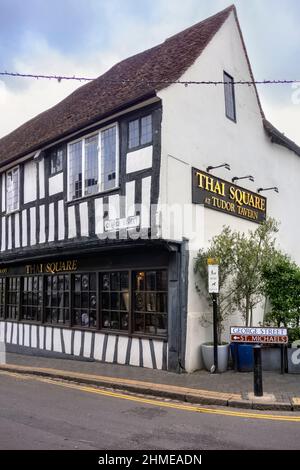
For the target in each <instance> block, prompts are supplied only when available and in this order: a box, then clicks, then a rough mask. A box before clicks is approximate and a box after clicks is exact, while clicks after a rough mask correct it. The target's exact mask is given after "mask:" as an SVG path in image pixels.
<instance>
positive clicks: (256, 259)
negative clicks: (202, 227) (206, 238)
mask: <svg viewBox="0 0 300 470" xmlns="http://www.w3.org/2000/svg"><path fill="white" fill-rule="evenodd" d="M277 231H278V224H277V223H276V221H275V220H274V219H271V218H269V219H268V220H267V221H266V222H264V223H263V224H261V225H259V226H258V227H257V228H256V229H255V230H254V231H250V232H249V233H248V234H245V233H243V232H238V231H232V230H231V229H230V228H229V227H224V228H223V230H222V232H221V233H220V234H219V235H217V236H216V237H214V238H213V239H212V241H211V244H210V246H209V248H208V249H207V250H200V251H199V253H198V256H197V258H196V263H195V271H196V272H197V273H199V276H200V279H201V281H202V282H201V283H200V284H198V285H197V290H198V291H199V293H200V294H201V295H206V297H207V296H208V294H207V258H210V257H213V258H218V259H219V260H220V264H219V290H220V293H219V299H218V344H219V346H222V341H221V335H222V332H223V330H224V323H225V321H226V320H227V319H228V317H229V316H231V315H232V314H233V313H237V312H238V313H239V314H240V315H241V317H242V318H243V320H244V324H245V326H252V322H253V310H254V308H255V306H256V305H257V304H258V303H260V302H261V301H262V300H263V297H264V281H263V274H262V273H263V269H265V268H266V267H267V266H269V265H272V263H273V262H274V259H275V258H276V256H277V251H276V249H275V238H274V235H275V233H276V232H277ZM209 347H210V348H212V345H211V344H204V345H202V351H206V349H208V348H209ZM252 347H253V346H252V345H250V344H238V345H237V346H235V348H236V350H237V359H238V365H239V370H240V371H247V370H252V368H253V352H252ZM219 349H220V354H222V353H221V348H219ZM223 349H224V348H223ZM227 349H228V346H227ZM224 354H226V353H224ZM202 355H203V360H204V357H206V356H207V355H208V354H206V353H204V354H202ZM227 355H228V354H227ZM206 367H207V366H206Z"/></svg>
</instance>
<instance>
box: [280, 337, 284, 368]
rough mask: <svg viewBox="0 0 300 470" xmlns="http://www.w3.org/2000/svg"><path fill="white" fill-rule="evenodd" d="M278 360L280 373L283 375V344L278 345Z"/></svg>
mask: <svg viewBox="0 0 300 470" xmlns="http://www.w3.org/2000/svg"><path fill="white" fill-rule="evenodd" d="M280 362H281V367H280V373H281V374H282V375H283V374H284V369H285V367H284V344H281V345H280Z"/></svg>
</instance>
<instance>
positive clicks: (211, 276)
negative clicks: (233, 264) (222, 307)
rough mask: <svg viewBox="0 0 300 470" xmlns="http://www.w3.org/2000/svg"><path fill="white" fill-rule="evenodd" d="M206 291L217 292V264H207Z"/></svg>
mask: <svg viewBox="0 0 300 470" xmlns="http://www.w3.org/2000/svg"><path fill="white" fill-rule="evenodd" d="M208 292H209V293H210V294H218V292H219V265H218V264H209V265H208Z"/></svg>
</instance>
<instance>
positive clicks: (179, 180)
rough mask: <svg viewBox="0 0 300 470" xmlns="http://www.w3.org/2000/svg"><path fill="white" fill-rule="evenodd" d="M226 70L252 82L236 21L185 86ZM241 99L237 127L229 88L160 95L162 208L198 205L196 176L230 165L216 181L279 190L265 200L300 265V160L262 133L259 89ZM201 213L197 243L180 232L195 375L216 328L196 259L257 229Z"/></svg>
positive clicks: (165, 228)
mask: <svg viewBox="0 0 300 470" xmlns="http://www.w3.org/2000/svg"><path fill="white" fill-rule="evenodd" d="M223 70H225V71H226V72H228V73H229V74H230V75H232V76H233V77H234V78H235V79H236V80H250V79H251V77H250V73H249V69H248V64H247V61H246V57H245V54H244V50H243V47H242V43H241V40H240V36H239V33H238V29H237V25H236V22H235V19H234V16H233V14H231V15H230V16H229V18H228V19H227V21H226V22H225V23H224V25H223V26H222V28H221V29H220V30H219V32H218V33H217V34H216V35H215V37H214V38H213V40H212V41H211V42H210V44H209V45H208V46H207V47H206V49H205V50H204V51H203V53H202V55H201V56H200V57H199V58H198V59H197V60H196V62H195V63H194V64H193V65H192V66H191V67H190V68H189V69H188V70H187V71H186V72H185V73H184V75H183V76H182V77H181V80H223ZM235 94H236V107H237V110H236V112H237V123H234V122H232V121H230V120H229V119H227V118H226V117H225V104H224V88H223V86H222V85H218V86H204V85H203V86H202V85H189V86H188V87H184V86H182V85H172V86H170V87H168V88H167V89H165V90H163V91H161V92H160V93H159V96H160V98H161V99H162V102H163V119H162V168H161V175H160V188H161V190H160V203H161V204H167V205H171V204H174V203H176V204H178V203H179V204H180V203H181V204H191V168H192V167H196V168H199V169H200V170H204V171H205V169H206V167H207V166H208V165H218V164H221V163H223V162H227V163H229V164H230V165H231V169H232V171H231V172H229V171H227V170H225V169H220V170H216V171H215V172H213V173H214V174H215V175H216V176H219V177H222V178H224V179H226V180H230V179H231V178H232V177H233V176H243V175H248V174H251V175H253V176H254V178H255V183H251V182H249V181H246V180H245V182H243V184H242V185H243V186H244V187H245V188H247V189H249V190H252V191H256V189H257V188H258V187H261V186H262V187H269V186H278V187H279V194H276V193H274V192H269V193H266V196H267V214H268V215H269V216H272V217H274V218H275V219H277V220H278V221H279V222H280V223H281V228H280V233H279V236H278V241H279V245H280V246H281V247H282V248H283V249H284V250H285V251H287V252H288V253H289V254H290V255H291V256H292V257H293V258H294V259H295V261H296V262H298V263H300V250H299V249H298V246H299V235H300V223H299V218H298V217H297V216H295V214H297V213H298V207H299V203H300V185H299V176H300V158H299V157H298V156H297V155H296V154H295V153H293V152H292V151H290V150H288V149H286V148H284V147H282V146H279V145H276V144H272V143H271V142H270V139H269V138H268V137H267V135H266V133H265V131H264V128H263V124H262V119H261V115H260V109H259V106H258V102H257V99H256V95H255V91H254V88H253V87H249V86H245V85H242V86H238V85H236V86H235ZM195 210H196V214H197V217H196V218H197V222H198V225H197V234H196V236H195V237H192V236H191V234H190V230H189V224H187V223H185V224H184V225H183V229H182V230H181V232H182V235H183V236H185V237H187V238H188V239H190V240H191V239H192V238H193V243H192V244H191V250H190V253H189V255H190V266H189V283H188V286H189V287H188V321H187V347H186V369H187V370H188V371H192V370H195V369H198V368H200V367H201V356H200V344H201V343H202V342H204V341H208V340H210V339H211V330H212V328H211V326H208V327H206V328H205V327H203V326H202V324H201V317H202V315H203V313H205V312H206V311H207V305H205V302H204V301H203V300H201V299H200V296H199V294H198V293H197V291H196V289H195V277H194V273H193V266H194V258H195V256H196V254H197V251H198V250H199V248H201V247H205V246H207V244H208V243H209V240H210V239H211V238H212V237H213V236H214V235H216V234H218V233H220V231H221V230H222V227H223V226H224V225H230V226H231V227H232V229H237V230H241V231H248V230H249V229H252V230H253V229H255V228H256V226H257V225H256V224H254V223H252V222H250V221H249V222H248V221H246V220H243V219H239V218H237V217H234V216H230V215H227V214H223V213H220V212H217V211H213V210H211V209H204V208H203V207H201V206H198V207H197V208H196V209H195ZM177 220H178V219H175V223H176V224H177ZM177 228H178V227H177ZM177 232H178V230H177ZM179 232H180V230H179ZM171 233H172V234H173V236H172V238H173V239H175V240H181V239H182V238H181V237H180V236H178V235H176V230H175V232H174V231H172V230H171ZM174 233H175V236H174ZM169 235H170V222H169V221H168V220H167V218H165V219H163V222H162V236H163V237H164V238H169ZM262 308H263V306H262V307H261V309H258V310H257V312H256V321H258V320H259V319H260V318H261V316H262Z"/></svg>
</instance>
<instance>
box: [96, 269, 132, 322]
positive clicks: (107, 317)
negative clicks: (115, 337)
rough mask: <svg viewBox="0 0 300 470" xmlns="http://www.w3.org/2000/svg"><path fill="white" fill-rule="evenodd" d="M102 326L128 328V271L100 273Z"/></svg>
mask: <svg viewBox="0 0 300 470" xmlns="http://www.w3.org/2000/svg"><path fill="white" fill-rule="evenodd" d="M101 305H102V309H101V310H102V328H110V329H112V330H122V331H127V330H128V325H129V323H128V320H129V273H128V272H127V271H126V272H112V273H103V274H101Z"/></svg>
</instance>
